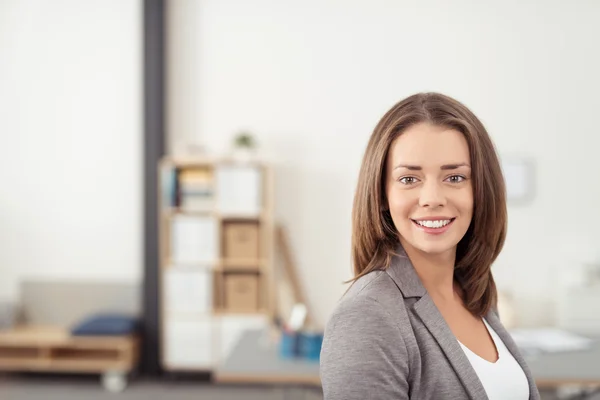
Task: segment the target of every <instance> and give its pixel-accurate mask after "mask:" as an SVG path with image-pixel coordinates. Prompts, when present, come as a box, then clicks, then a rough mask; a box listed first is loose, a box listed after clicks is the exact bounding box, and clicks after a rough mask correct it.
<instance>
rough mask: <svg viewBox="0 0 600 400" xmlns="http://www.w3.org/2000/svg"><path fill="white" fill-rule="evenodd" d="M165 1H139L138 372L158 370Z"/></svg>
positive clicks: (156, 371) (156, 372) (149, 372)
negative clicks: (140, 202) (140, 295)
mask: <svg viewBox="0 0 600 400" xmlns="http://www.w3.org/2000/svg"><path fill="white" fill-rule="evenodd" d="M165 3H166V0H143V8H144V10H143V13H144V38H143V42H144V72H143V74H144V136H143V138H144V143H143V146H144V227H143V230H144V274H143V275H144V277H143V317H142V330H143V337H144V343H143V347H142V349H141V350H142V360H141V371H142V372H143V373H145V374H148V375H158V374H159V373H160V369H161V368H160V364H159V357H158V355H159V337H158V330H159V329H158V327H159V314H158V265H159V254H158V248H159V246H158V196H157V193H158V171H157V167H158V161H159V160H160V158H161V157H162V156H163V154H164V152H165V144H164V141H165V139H164V137H165V135H164V133H165V56H166V48H165V43H166V40H165V39H166V32H165V28H166V26H165V19H166V18H165V12H166V10H165Z"/></svg>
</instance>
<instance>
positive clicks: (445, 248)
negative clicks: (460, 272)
mask: <svg viewBox="0 0 600 400" xmlns="http://www.w3.org/2000/svg"><path fill="white" fill-rule="evenodd" d="M411 245H412V246H413V247H414V248H415V249H417V250H419V251H420V252H422V253H425V254H431V255H441V254H446V253H447V252H449V251H454V250H455V249H456V244H451V243H411Z"/></svg>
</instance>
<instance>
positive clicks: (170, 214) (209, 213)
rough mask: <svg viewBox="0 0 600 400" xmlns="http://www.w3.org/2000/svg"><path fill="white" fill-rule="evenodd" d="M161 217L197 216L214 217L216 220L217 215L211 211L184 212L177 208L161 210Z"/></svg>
mask: <svg viewBox="0 0 600 400" xmlns="http://www.w3.org/2000/svg"><path fill="white" fill-rule="evenodd" d="M163 215H165V216H166V217H173V216H175V215H190V216H198V217H215V218H218V217H219V216H218V214H217V213H215V212H214V211H213V210H203V211H202V210H197V211H192V210H184V209H181V208H179V207H167V208H165V209H163Z"/></svg>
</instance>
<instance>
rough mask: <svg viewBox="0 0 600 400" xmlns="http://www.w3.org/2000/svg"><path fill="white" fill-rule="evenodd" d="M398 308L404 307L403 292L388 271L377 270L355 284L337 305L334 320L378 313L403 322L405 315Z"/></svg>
mask: <svg viewBox="0 0 600 400" xmlns="http://www.w3.org/2000/svg"><path fill="white" fill-rule="evenodd" d="M398 307H404V301H403V297H402V292H400V289H398V287H397V286H396V284H395V283H394V281H393V279H392V278H391V277H390V276H389V275H388V274H387V272H386V271H383V270H376V271H373V272H371V273H369V274H367V275H365V276H363V277H361V278H359V279H358V280H356V281H355V282H354V283H353V285H352V286H351V287H350V288H349V289H348V291H347V292H346V294H345V295H344V296H343V297H342V298H341V299H340V301H339V303H338V304H337V306H336V308H335V310H334V312H333V314H332V319H334V318H338V319H339V318H351V317H353V316H354V315H355V314H363V313H364V312H373V311H376V314H380V315H381V317H386V316H388V317H390V318H392V316H393V318H392V319H393V320H394V321H395V322H401V320H400V319H401V318H402V316H403V315H405V313H402V312H401V313H398V312H397V311H398Z"/></svg>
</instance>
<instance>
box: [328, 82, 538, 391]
mask: <svg viewBox="0 0 600 400" xmlns="http://www.w3.org/2000/svg"><path fill="white" fill-rule="evenodd" d="M505 197H506V195H505V188H504V180H503V177H502V173H501V169H500V165H499V162H498V157H497V155H496V152H495V149H494V145H493V143H492V141H491V139H490V137H489V135H488V133H487V131H486V130H485V128H484V127H483V125H482V124H481V122H480V121H479V120H478V119H477V117H476V116H475V115H473V113H472V112H471V111H470V110H469V109H467V108H466V107H465V106H464V105H463V104H461V103H459V102H458V101H456V100H454V99H452V98H449V97H447V96H444V95H441V94H437V93H425V94H417V95H414V96H411V97H409V98H407V99H405V100H403V101H401V102H399V103H398V104H396V105H395V106H394V107H392V109H391V110H389V111H388V112H387V113H386V114H385V115H384V116H383V118H382V119H381V121H380V122H379V123H378V125H377V126H376V128H375V130H374V132H373V134H372V135H371V138H370V140H369V143H368V145H367V149H366V152H365V155H364V158H363V163H362V167H361V171H360V176H359V180H358V186H357V190H356V194H355V199H354V208H353V216H352V217H353V218H352V219H353V233H352V251H353V262H354V272H355V277H354V279H353V280H352V281H353V284H352V286H351V287H350V289H349V290H348V291H347V292H346V294H345V296H344V298H343V299H342V300H341V301H340V303H339V304H338V306H337V308H336V310H335V311H334V313H333V315H332V317H331V319H330V320H329V322H328V324H327V328H326V331H325V340H324V343H323V350H322V354H321V379H322V382H323V393H324V395H325V399H330V400H331V399H344V400H348V399H367V398H381V399H392V398H393V399H414V398H419V399H453V400H460V399H477V400H480V399H498V400H501V399H511V400H521V399H539V394H538V391H537V388H536V386H535V383H534V381H533V378H532V376H531V374H530V372H529V369H528V367H527V365H526V364H525V361H524V359H523V357H522V356H521V354H520V353H519V350H518V349H517V347H516V345H515V344H514V342H513V341H512V339H511V338H510V335H509V334H508V333H507V331H506V330H505V329H504V327H503V326H502V324H501V322H500V320H499V318H498V315H497V314H496V311H495V308H496V297H497V294H496V286H495V284H494V278H493V276H492V272H491V265H492V263H493V262H494V260H495V259H496V257H497V256H498V254H499V253H500V250H501V249H502V246H503V244H504V238H505V235H506V219H507V212H506V199H505Z"/></svg>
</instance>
